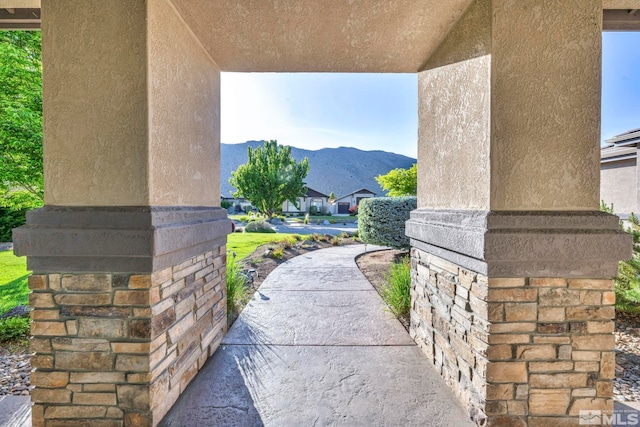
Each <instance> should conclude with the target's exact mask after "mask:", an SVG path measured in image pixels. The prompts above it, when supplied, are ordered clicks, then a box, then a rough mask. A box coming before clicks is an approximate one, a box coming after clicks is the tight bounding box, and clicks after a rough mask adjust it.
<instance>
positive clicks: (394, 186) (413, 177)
mask: <svg viewBox="0 0 640 427" xmlns="http://www.w3.org/2000/svg"><path fill="white" fill-rule="evenodd" d="M376 181H378V184H380V187H382V188H383V189H385V190H386V191H387V196H390V197H398V196H415V195H416V194H417V193H418V166H417V164H415V163H414V164H413V166H411V167H410V168H409V169H402V168H398V169H393V170H391V171H389V172H388V173H387V174H386V175H378V176H377V177H376Z"/></svg>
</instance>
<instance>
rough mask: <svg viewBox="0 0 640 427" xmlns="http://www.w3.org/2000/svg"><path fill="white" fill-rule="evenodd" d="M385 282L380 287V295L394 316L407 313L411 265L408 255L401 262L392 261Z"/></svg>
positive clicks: (409, 306)
mask: <svg viewBox="0 0 640 427" xmlns="http://www.w3.org/2000/svg"><path fill="white" fill-rule="evenodd" d="M385 279H386V280H387V284H386V285H385V286H384V287H383V288H382V290H381V292H380V296H381V297H382V299H383V300H384V301H385V302H386V303H387V304H388V305H389V309H390V310H391V312H392V313H393V314H394V315H395V316H396V317H400V316H405V315H407V314H409V309H410V308H411V296H410V290H411V265H410V260H409V258H408V257H405V258H404V259H403V260H402V262H399V263H394V264H393V265H392V266H391V271H390V272H389V273H388V274H387V275H386V276H385Z"/></svg>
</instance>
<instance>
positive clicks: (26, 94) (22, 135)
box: [0, 31, 44, 210]
mask: <svg viewBox="0 0 640 427" xmlns="http://www.w3.org/2000/svg"><path fill="white" fill-rule="evenodd" d="M0 88H2V90H0V206H4V207H8V208H10V209H12V210H21V209H32V208H35V207H39V206H42V204H43V200H44V189H43V187H44V186H43V169H42V59H41V38H40V32H39V31H0Z"/></svg>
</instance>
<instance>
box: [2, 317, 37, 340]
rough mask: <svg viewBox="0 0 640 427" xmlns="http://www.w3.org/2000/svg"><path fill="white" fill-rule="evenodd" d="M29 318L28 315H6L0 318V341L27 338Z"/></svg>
mask: <svg viewBox="0 0 640 427" xmlns="http://www.w3.org/2000/svg"><path fill="white" fill-rule="evenodd" d="M30 325H31V319H30V318H28V317H7V318H6V319H0V343H2V342H7V341H15V340H18V339H28V338H29V334H30V331H29V329H30Z"/></svg>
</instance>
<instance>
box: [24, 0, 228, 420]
mask: <svg viewBox="0 0 640 427" xmlns="http://www.w3.org/2000/svg"><path fill="white" fill-rule="evenodd" d="M42 16H43V25H42V32H43V37H42V38H43V86H44V92H43V101H44V167H45V171H44V172H45V207H44V208H42V209H39V210H36V211H33V212H30V213H29V214H28V216H27V225H26V226H25V227H22V228H20V229H17V230H16V231H15V232H14V243H15V252H16V253H17V254H19V255H27V256H28V267H29V269H31V270H33V275H32V276H31V278H30V281H29V285H30V288H31V289H32V294H31V296H30V304H31V305H32V306H33V308H34V310H33V312H32V319H33V323H32V335H33V338H32V340H31V342H32V351H33V352H34V353H35V355H34V356H33V358H32V365H33V367H34V368H35V372H34V374H33V376H32V384H34V385H35V386H36V388H35V389H34V390H33V394H32V400H33V402H34V406H33V425H34V426H54V425H76V424H77V425H80V424H82V425H85V424H86V425H89V424H90V425H94V424H95V425H101V426H122V425H125V426H147V425H149V426H150V425H156V424H157V423H158V422H159V421H160V420H161V418H162V417H163V416H164V414H165V413H166V412H167V411H168V410H169V408H170V407H171V405H172V404H173V403H174V402H175V400H176V399H177V398H178V396H179V394H180V393H181V391H182V390H183V389H184V388H185V387H186V386H187V384H188V383H189V381H190V380H191V379H192V378H193V377H194V376H195V374H196V373H197V371H198V370H199V369H200V368H201V367H202V366H203V364H204V362H205V361H206V359H207V357H208V356H210V355H211V354H212V353H213V352H214V351H215V349H216V347H217V345H218V343H219V342H220V340H221V338H222V335H223V334H224V331H225V329H226V316H225V314H226V313H225V304H226V295H225V284H224V274H225V265H226V262H225V259H226V258H225V244H226V235H227V233H228V232H230V230H231V227H230V223H229V221H228V219H227V216H226V211H224V210H222V209H220V208H219V207H218V205H219V187H220V185H219V157H220V156H219V150H220V139H219V133H220V132H219V125H220V106H219V104H220V73H219V69H218V67H217V66H216V64H215V63H214V61H213V60H212V59H211V58H210V57H209V55H208V54H207V52H206V51H205V50H204V49H203V47H202V46H201V45H200V43H199V41H198V40H197V38H196V37H195V36H194V35H193V34H192V32H191V31H190V29H189V28H188V26H187V25H186V24H185V23H184V21H183V20H182V18H181V16H180V15H179V13H178V12H177V11H176V10H175V9H174V7H173V5H172V4H171V2H170V1H168V0H154V1H131V0H114V1H111V2H109V4H108V6H107V5H105V3H104V2H102V1H96V0H87V1H82V2H71V3H70V2H43V5H42Z"/></svg>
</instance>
